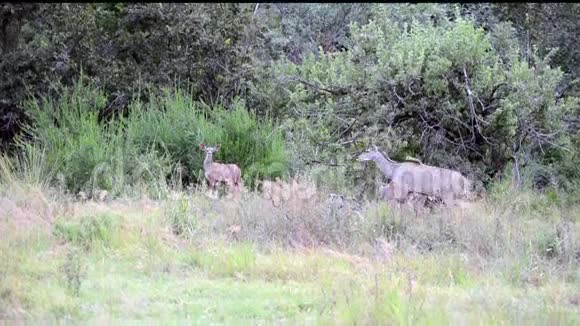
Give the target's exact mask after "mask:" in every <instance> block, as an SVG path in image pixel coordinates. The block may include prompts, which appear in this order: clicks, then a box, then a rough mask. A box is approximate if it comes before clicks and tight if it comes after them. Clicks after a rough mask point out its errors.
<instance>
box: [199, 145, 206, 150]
mask: <svg viewBox="0 0 580 326" xmlns="http://www.w3.org/2000/svg"><path fill="white" fill-rule="evenodd" d="M199 148H201V150H202V151H204V152H205V144H199Z"/></svg>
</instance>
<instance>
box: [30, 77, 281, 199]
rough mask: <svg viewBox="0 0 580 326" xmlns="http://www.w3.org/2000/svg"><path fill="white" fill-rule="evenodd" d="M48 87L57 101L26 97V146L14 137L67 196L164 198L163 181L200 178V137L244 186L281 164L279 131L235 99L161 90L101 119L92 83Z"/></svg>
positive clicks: (277, 171) (275, 172)
mask: <svg viewBox="0 0 580 326" xmlns="http://www.w3.org/2000/svg"><path fill="white" fill-rule="evenodd" d="M56 90H58V91H59V92H60V96H59V98H58V99H55V98H49V97H42V98H41V99H40V100H38V101H37V100H30V101H29V102H28V105H29V107H30V115H31V116H32V118H33V121H34V125H33V127H31V128H29V129H28V133H29V134H30V135H31V136H32V137H33V140H34V146H31V145H30V144H29V143H28V142H27V141H25V140H24V139H23V138H22V139H20V147H21V149H22V151H23V152H24V153H26V154H25V155H29V156H30V155H32V154H34V153H33V151H37V150H38V149H37V147H38V148H44V149H45V152H46V165H47V166H48V167H50V168H54V169H55V172H56V173H55V174H59V175H62V176H63V179H64V183H65V185H66V187H67V189H68V190H69V191H71V192H73V193H75V194H76V193H78V192H79V191H87V192H88V193H90V194H93V195H94V194H95V193H96V192H97V191H98V190H103V189H104V190H107V191H110V192H111V195H115V196H116V195H121V194H128V193H130V192H131V191H140V190H139V189H140V188H143V189H146V192H147V193H148V194H149V195H152V196H153V197H162V196H165V195H166V194H167V190H168V188H169V185H168V180H172V179H173V181H175V178H179V180H178V182H175V183H178V184H182V181H186V182H187V181H189V182H191V181H197V180H203V174H202V173H200V172H201V171H203V159H204V156H203V152H202V151H201V150H200V148H199V145H200V143H206V144H212V145H215V144H221V148H222V150H221V151H219V152H218V153H217V155H216V160H220V161H224V162H227V163H235V164H238V165H239V166H240V168H241V169H242V176H243V178H244V180H245V181H246V182H249V185H254V183H255V180H256V179H258V178H263V177H268V178H272V177H276V176H281V175H283V173H284V172H285V171H286V169H287V165H288V164H287V160H286V157H285V155H286V154H285V152H284V142H283V137H282V133H281V131H280V130H279V129H278V128H277V127H276V126H275V125H274V123H273V122H271V121H262V122H260V121H258V118H257V117H256V115H255V114H253V113H251V112H249V111H248V110H247V109H246V108H245V107H244V105H243V103H236V104H235V105H234V106H233V108H232V109H231V110H226V109H225V108H223V107H215V108H209V107H207V106H204V105H201V104H199V103H196V102H195V101H193V99H192V97H191V96H188V95H186V94H185V93H183V92H182V91H180V90H179V89H175V90H171V91H170V90H166V91H165V94H164V95H163V96H156V95H151V99H150V101H149V102H148V104H146V105H145V104H143V103H142V102H140V101H134V102H133V104H132V105H131V110H130V111H131V114H130V115H129V116H128V117H124V118H123V117H120V118H119V119H115V120H113V121H112V122H108V123H105V122H102V121H99V112H100V111H101V110H103V109H104V106H105V101H106V96H105V94H104V93H103V92H102V91H100V90H99V89H98V88H97V87H95V86H94V85H90V84H89V85H85V84H83V82H82V81H79V82H78V83H76V84H75V85H74V86H73V87H71V88H69V87H65V86H58V87H56ZM181 167H183V168H184V169H182V168H181ZM176 174H177V175H176ZM181 179H183V180H181Z"/></svg>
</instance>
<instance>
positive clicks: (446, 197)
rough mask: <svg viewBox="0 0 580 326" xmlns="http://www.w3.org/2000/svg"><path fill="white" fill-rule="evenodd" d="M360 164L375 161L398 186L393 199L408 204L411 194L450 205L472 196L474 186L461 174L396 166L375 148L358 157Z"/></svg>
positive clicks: (410, 165)
mask: <svg viewBox="0 0 580 326" xmlns="http://www.w3.org/2000/svg"><path fill="white" fill-rule="evenodd" d="M358 160H359V161H374V162H375V163H376V164H377V166H378V167H379V169H380V170H381V172H383V174H384V175H385V177H387V179H389V181H390V182H393V183H394V185H396V188H393V189H392V190H396V191H393V194H392V199H393V200H398V201H404V200H407V198H408V196H409V195H410V194H420V195H425V196H430V197H435V198H439V199H441V200H442V201H443V202H444V203H445V204H446V205H450V204H452V203H454V201H455V200H456V199H459V198H465V197H467V196H469V194H470V191H471V182H470V181H469V180H468V179H467V178H465V177H464V176H463V175H461V173H459V172H457V171H454V170H450V169H444V168H439V167H435V166H430V165H426V164H423V163H420V162H417V161H411V162H409V161H407V162H394V161H392V160H390V159H388V158H386V157H385V156H384V155H383V154H381V152H380V151H379V150H378V148H376V146H375V147H374V149H368V150H367V151H365V152H364V153H362V154H360V155H359V157H358Z"/></svg>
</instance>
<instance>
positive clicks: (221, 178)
mask: <svg viewBox="0 0 580 326" xmlns="http://www.w3.org/2000/svg"><path fill="white" fill-rule="evenodd" d="M200 147H201V150H202V151H203V152H205V160H204V161H203V170H204V172H205V178H206V180H207V182H208V184H209V189H210V195H211V193H212V192H215V197H216V198H217V197H218V189H217V188H218V186H219V185H220V184H221V183H225V184H226V185H227V186H228V188H229V189H230V191H231V192H232V193H234V194H235V196H236V197H238V196H239V195H240V191H241V186H242V172H241V170H240V168H239V167H238V166H237V165H236V164H222V163H216V162H214V161H213V154H214V153H216V152H217V151H219V150H220V145H217V146H216V147H210V146H207V147H206V146H205V144H201V145H200Z"/></svg>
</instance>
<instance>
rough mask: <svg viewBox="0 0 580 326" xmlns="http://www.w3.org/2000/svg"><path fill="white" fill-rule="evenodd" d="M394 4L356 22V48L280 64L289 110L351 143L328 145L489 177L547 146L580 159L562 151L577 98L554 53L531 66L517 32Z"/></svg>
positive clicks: (536, 156) (541, 154) (540, 154)
mask: <svg viewBox="0 0 580 326" xmlns="http://www.w3.org/2000/svg"><path fill="white" fill-rule="evenodd" d="M390 10H391V9H385V10H384V11H386V12H383V11H378V14H379V15H378V16H375V17H374V18H375V19H373V20H371V21H370V22H369V24H366V25H363V26H358V25H357V24H354V25H352V28H351V31H350V34H351V42H352V44H351V47H350V48H349V50H348V51H343V52H340V53H331V54H328V53H323V52H322V51H321V52H320V53H318V54H316V55H314V54H311V55H309V56H308V57H307V58H306V59H305V60H304V61H303V62H302V63H301V64H295V63H292V62H289V61H287V60H282V61H281V62H280V63H279V64H278V65H276V66H274V67H273V68H272V69H273V71H274V72H273V75H275V76H278V78H279V79H280V80H281V82H282V83H281V84H282V85H283V89H285V90H286V91H285V92H280V91H279V89H273V88H267V89H264V91H265V92H266V91H270V92H271V93H270V96H272V97H273V98H276V101H277V103H278V104H279V105H281V106H282V107H283V108H282V109H279V110H280V111H281V112H283V115H285V116H288V117H298V118H312V117H316V118H318V119H322V120H323V121H324V122H319V123H320V124H322V125H324V126H325V127H326V128H328V129H330V133H329V134H330V135H331V137H330V139H329V142H330V143H332V144H338V143H341V142H343V143H346V144H349V145H350V146H349V147H346V146H340V147H338V148H337V147H334V148H333V147H330V148H329V150H330V151H331V152H332V151H335V152H336V151H338V153H343V154H342V156H343V157H346V156H348V155H349V154H352V153H355V152H357V151H358V150H360V149H361V148H363V147H365V146H366V145H367V144H368V142H370V141H374V142H376V143H377V144H379V145H382V146H383V147H384V148H385V149H386V150H387V151H388V152H389V153H390V155H392V156H393V157H395V158H397V157H398V158H402V157H404V156H405V155H412V156H415V157H419V158H421V159H422V160H423V161H425V162H429V163H432V164H433V163H434V164H437V165H441V166H446V167H451V168H456V169H459V170H461V171H462V172H464V173H466V174H468V175H471V176H472V177H476V178H477V179H479V180H483V181H487V180H488V178H489V177H494V176H495V175H496V174H497V173H498V172H501V171H502V170H503V169H504V168H505V167H506V166H507V165H508V164H510V165H509V166H510V167H511V166H512V165H514V166H517V167H518V168H520V167H521V165H526V164H527V163H528V162H529V161H530V160H531V161H533V160H536V161H538V162H540V163H542V162H544V160H545V158H546V151H547V150H549V151H552V152H554V153H557V154H555V155H556V156H558V155H562V156H560V157H561V158H564V157H566V159H563V160H561V161H560V160H559V162H564V161H569V160H571V159H574V158H575V157H577V155H576V156H574V155H575V154H574V153H575V148H573V147H571V148H567V150H562V148H564V147H570V146H567V145H569V144H570V143H569V140H568V137H567V136H566V135H565V133H564V132H563V131H564V130H565V119H564V118H565V117H566V116H570V115H574V114H577V110H578V101H577V99H576V98H570V97H569V98H567V99H566V100H560V99H558V98H557V97H556V94H557V92H556V91H557V87H558V85H559V82H560V81H561V78H562V73H561V71H560V70H559V69H558V68H552V67H550V66H549V64H548V61H549V57H550V56H549V55H548V57H546V58H543V59H542V58H538V57H535V61H534V63H533V64H530V63H528V62H527V61H525V60H523V59H522V56H521V52H520V51H519V47H518V45H517V43H516V44H514V43H513V42H514V41H513V37H512V36H511V34H510V33H511V32H510V31H509V30H505V29H501V30H498V31H494V32H491V33H487V32H485V31H484V30H483V29H481V28H476V27H475V26H474V25H473V24H472V23H470V22H469V21H466V20H463V19H461V18H458V19H456V21H454V22H438V23H436V22H433V21H432V20H424V21H423V22H421V21H420V20H415V19H413V20H412V23H409V24H408V23H407V22H405V21H402V20H399V21H398V20H396V19H395V18H391V17H396V15H392V14H391V13H390V12H389V11H390ZM392 10H394V9H392ZM376 14H377V13H376ZM399 19H400V18H399ZM506 45H507V46H506ZM282 95H284V97H283V99H281V96H282ZM319 121H320V120H319ZM319 144H320V143H319ZM576 159H577V158H576Z"/></svg>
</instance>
